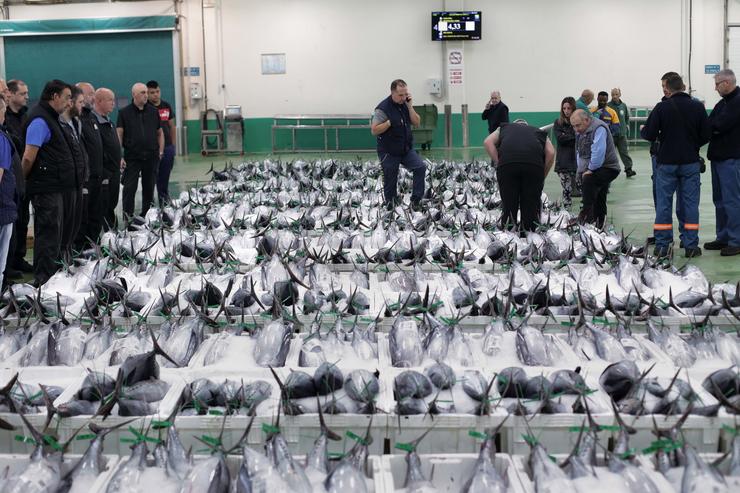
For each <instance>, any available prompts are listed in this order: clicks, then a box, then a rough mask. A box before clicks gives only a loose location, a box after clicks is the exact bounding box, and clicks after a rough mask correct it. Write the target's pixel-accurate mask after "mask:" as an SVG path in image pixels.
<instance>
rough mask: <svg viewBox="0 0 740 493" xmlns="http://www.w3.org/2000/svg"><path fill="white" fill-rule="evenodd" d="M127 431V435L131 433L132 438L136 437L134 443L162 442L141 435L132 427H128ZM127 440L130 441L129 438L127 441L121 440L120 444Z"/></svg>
mask: <svg viewBox="0 0 740 493" xmlns="http://www.w3.org/2000/svg"><path fill="white" fill-rule="evenodd" d="M128 431H129V433H131V434H132V435H133V436H135V437H136V438H135V439H134V443H140V442H149V443H161V442H162V440H160V439H159V438H156V437H150V436H147V435H144V434H143V433H141V432H140V431H138V430H137V429H136V428H134V427H133V426H129V427H128ZM129 440H131V439H130V438H129V439H126V438H121V441H122V442H124V441H126V442H128V441H129Z"/></svg>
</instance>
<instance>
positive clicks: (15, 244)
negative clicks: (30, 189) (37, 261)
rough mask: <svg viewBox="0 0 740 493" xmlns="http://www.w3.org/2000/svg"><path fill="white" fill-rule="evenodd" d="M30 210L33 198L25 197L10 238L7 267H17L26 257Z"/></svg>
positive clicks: (21, 202) (22, 199) (21, 200)
mask: <svg viewBox="0 0 740 493" xmlns="http://www.w3.org/2000/svg"><path fill="white" fill-rule="evenodd" d="M30 208H31V197H29V196H28V195H24V196H23V197H21V199H20V202H19V203H18V219H16V221H15V223H13V236H11V237H10V246H9V247H8V262H7V264H6V267H16V266H18V265H19V264H20V262H21V261H22V260H23V259H24V258H25V257H26V237H27V236H28V221H29V220H30V218H31V214H30V210H29V209H30Z"/></svg>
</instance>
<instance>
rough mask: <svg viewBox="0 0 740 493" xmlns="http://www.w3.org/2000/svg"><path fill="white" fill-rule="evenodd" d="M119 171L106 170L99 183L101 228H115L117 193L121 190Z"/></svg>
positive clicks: (116, 222)
mask: <svg viewBox="0 0 740 493" xmlns="http://www.w3.org/2000/svg"><path fill="white" fill-rule="evenodd" d="M120 183H121V172H120V171H116V172H111V171H106V172H105V176H104V177H103V181H102V182H101V183H100V204H101V209H102V211H103V222H102V226H103V230H104V231H109V230H111V229H115V228H116V226H117V225H118V221H117V220H116V207H118V195H119V193H120V190H121V185H120Z"/></svg>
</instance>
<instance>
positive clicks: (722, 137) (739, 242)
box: [704, 69, 740, 256]
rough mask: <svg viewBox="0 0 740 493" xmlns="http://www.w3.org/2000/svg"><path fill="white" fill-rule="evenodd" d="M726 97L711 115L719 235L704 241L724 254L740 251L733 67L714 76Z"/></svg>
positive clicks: (738, 122) (739, 110)
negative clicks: (712, 239) (711, 239)
mask: <svg viewBox="0 0 740 493" xmlns="http://www.w3.org/2000/svg"><path fill="white" fill-rule="evenodd" d="M714 86H715V87H716V88H717V92H718V93H719V95H720V96H722V99H721V100H720V101H719V102H718V103H717V104H716V105H714V109H713V110H712V113H711V114H710V115H709V129H710V131H711V136H710V138H709V151H708V153H707V156H708V157H709V159H710V160H711V161H712V200H713V201H714V210H715V214H716V217H717V238H716V239H715V240H714V241H710V242H708V243H705V244H704V248H706V249H707V250H720V254H721V255H723V256H731V255H738V254H740V88H738V86H737V79H736V78H735V73H734V72H733V71H732V70H729V69H728V70H721V71H720V72H719V73H718V74H717V75H715V76H714Z"/></svg>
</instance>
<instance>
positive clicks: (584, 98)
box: [576, 89, 594, 112]
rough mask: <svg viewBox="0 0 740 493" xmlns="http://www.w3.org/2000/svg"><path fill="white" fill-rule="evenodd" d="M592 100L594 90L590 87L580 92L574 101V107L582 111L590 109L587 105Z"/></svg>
mask: <svg viewBox="0 0 740 493" xmlns="http://www.w3.org/2000/svg"><path fill="white" fill-rule="evenodd" d="M593 102H594V92H593V91H592V90H591V89H584V90H583V92H582V93H581V97H580V98H578V100H577V101H576V109H577V110H583V111H588V112H590V111H591V108H589V105H590V104H591V103H593Z"/></svg>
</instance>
